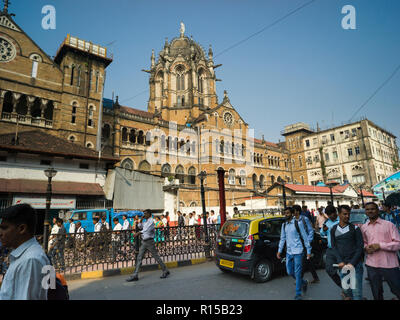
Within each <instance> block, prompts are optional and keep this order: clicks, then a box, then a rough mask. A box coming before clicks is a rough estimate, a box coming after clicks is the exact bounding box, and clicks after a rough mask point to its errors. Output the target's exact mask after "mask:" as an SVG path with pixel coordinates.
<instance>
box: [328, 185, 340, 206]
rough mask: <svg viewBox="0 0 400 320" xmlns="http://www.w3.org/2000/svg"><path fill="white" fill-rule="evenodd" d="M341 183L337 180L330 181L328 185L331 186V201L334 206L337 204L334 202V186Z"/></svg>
mask: <svg viewBox="0 0 400 320" xmlns="http://www.w3.org/2000/svg"><path fill="white" fill-rule="evenodd" d="M338 184H339V183H338V182H336V181H332V182H328V183H327V184H326V185H327V186H328V187H329V190H330V193H331V203H332V205H333V206H334V205H335V204H334V203H333V191H332V188H334V187H336V186H337V185H338Z"/></svg>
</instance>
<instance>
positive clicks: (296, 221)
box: [277, 202, 400, 300]
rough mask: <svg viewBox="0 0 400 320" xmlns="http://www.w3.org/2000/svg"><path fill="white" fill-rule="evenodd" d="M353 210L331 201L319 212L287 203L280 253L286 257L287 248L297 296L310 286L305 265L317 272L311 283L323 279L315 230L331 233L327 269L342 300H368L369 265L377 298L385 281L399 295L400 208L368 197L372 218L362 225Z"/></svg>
mask: <svg viewBox="0 0 400 320" xmlns="http://www.w3.org/2000/svg"><path fill="white" fill-rule="evenodd" d="M351 210H352V208H350V207H349V206H348V205H341V206H339V207H338V208H336V207H334V206H333V205H328V206H327V207H326V208H319V209H318V211H317V212H318V213H317V215H316V216H315V215H313V214H312V213H311V212H309V211H307V208H306V207H303V208H300V206H296V205H295V206H293V207H288V208H285V210H284V214H285V217H286V222H285V223H284V224H283V225H282V230H281V238H280V242H279V249H278V252H277V258H278V259H281V258H282V253H283V251H284V248H285V247H286V270H287V273H288V274H289V275H290V276H292V277H293V278H294V279H295V283H296V289H295V299H296V300H301V299H302V293H304V292H306V291H307V287H308V281H307V280H305V279H304V278H303V276H304V270H305V267H308V269H309V270H310V272H311V274H312V275H313V280H312V281H311V283H318V282H319V278H318V275H317V273H316V272H315V268H314V266H313V265H312V262H311V247H312V242H313V240H314V239H313V238H314V231H319V233H320V235H321V236H324V237H327V241H328V249H327V252H326V272H327V274H328V275H329V277H330V278H331V279H332V280H333V282H334V283H335V284H336V285H337V287H339V288H340V290H341V296H342V298H343V299H345V300H353V299H354V300H363V299H364V296H363V285H362V284H363V279H364V278H363V274H364V266H365V269H366V270H367V280H369V282H370V285H371V291H372V295H373V297H374V299H375V300H383V280H385V281H386V282H387V284H388V285H389V287H390V290H391V292H392V293H393V294H394V295H395V296H396V297H397V299H400V269H399V261H400V258H399V250H400V233H399V232H400V228H399V225H400V223H399V222H400V214H399V210H398V209H395V210H394V208H391V206H390V205H389V204H388V203H383V204H382V206H381V207H379V206H378V204H376V203H375V202H369V203H367V204H366V205H365V214H366V215H367V217H368V219H367V220H366V221H365V223H363V224H361V225H359V226H357V225H354V224H352V223H350V221H349V220H350V212H351ZM394 299H395V298H394Z"/></svg>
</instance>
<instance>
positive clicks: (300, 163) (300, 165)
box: [299, 156, 303, 168]
mask: <svg viewBox="0 0 400 320" xmlns="http://www.w3.org/2000/svg"><path fill="white" fill-rule="evenodd" d="M302 166H303V161H302V160H301V156H299V167H300V168H301V167H302Z"/></svg>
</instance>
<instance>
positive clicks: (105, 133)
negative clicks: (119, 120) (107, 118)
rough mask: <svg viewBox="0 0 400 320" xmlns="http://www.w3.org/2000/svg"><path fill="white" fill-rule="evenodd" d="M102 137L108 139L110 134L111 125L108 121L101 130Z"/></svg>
mask: <svg viewBox="0 0 400 320" xmlns="http://www.w3.org/2000/svg"><path fill="white" fill-rule="evenodd" d="M101 135H102V137H103V139H105V140H108V139H109V138H110V135H111V127H110V125H109V124H108V123H105V124H104V126H103V129H102V132H101Z"/></svg>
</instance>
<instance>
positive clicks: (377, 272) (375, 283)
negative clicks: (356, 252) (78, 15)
mask: <svg viewBox="0 0 400 320" xmlns="http://www.w3.org/2000/svg"><path fill="white" fill-rule="evenodd" d="M366 267H367V272H368V278H369V280H370V284H371V291H372V295H373V296H374V300H383V279H385V280H386V281H387V283H388V285H389V287H390V290H391V291H392V293H393V294H394V295H395V296H396V297H397V298H398V299H400V269H399V268H391V269H387V268H374V267H370V266H366Z"/></svg>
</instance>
